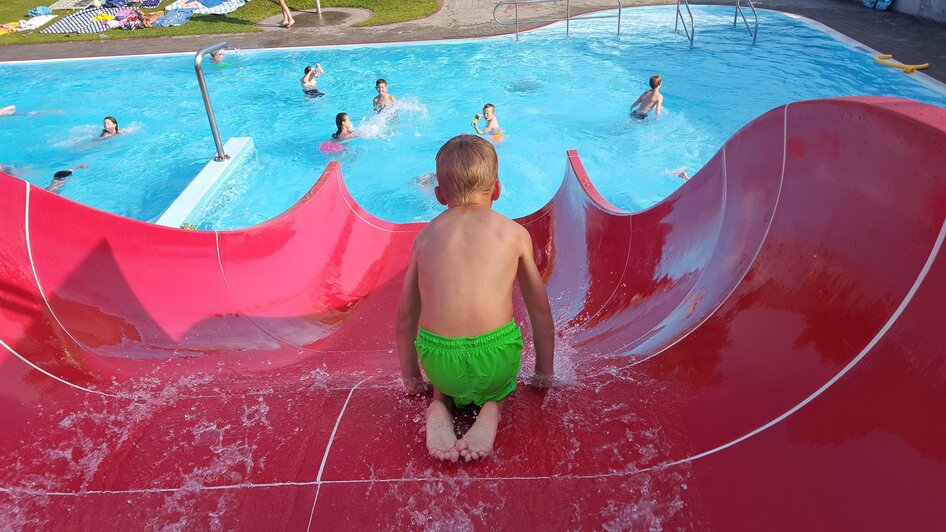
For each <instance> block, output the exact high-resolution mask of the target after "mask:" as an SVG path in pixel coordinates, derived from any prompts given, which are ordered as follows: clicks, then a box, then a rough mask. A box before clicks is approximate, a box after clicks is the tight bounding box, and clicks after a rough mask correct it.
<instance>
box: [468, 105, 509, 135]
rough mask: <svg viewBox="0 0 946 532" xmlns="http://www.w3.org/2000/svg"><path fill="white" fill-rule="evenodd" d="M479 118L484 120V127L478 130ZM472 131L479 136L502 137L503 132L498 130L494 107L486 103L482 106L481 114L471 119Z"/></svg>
mask: <svg viewBox="0 0 946 532" xmlns="http://www.w3.org/2000/svg"><path fill="white" fill-rule="evenodd" d="M480 118H485V119H486V127H484V128H483V129H480V126H479V121H480ZM473 129H475V130H476V132H477V133H479V134H480V135H502V134H503V130H502V129H499V119H498V118H496V106H495V105H493V104H491V103H488V104H486V105H484V106H483V114H482V115H476V116H475V117H474V118H473Z"/></svg>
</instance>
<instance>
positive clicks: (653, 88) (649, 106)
mask: <svg viewBox="0 0 946 532" xmlns="http://www.w3.org/2000/svg"><path fill="white" fill-rule="evenodd" d="M662 84H663V80H662V79H660V76H659V75H658V76H651V77H650V90H649V91H645V92H644V94H641V95H640V97H639V98H637V99H636V100H634V103H632V104H631V118H636V119H638V120H643V119H645V118H647V114H648V113H650V111H651V110H653V111H654V115H656V116H660V113H661V111H663V103H664V97H663V94H660V86H661V85H662ZM638 104H640V107H637V106H638ZM635 107H637V109H634V108H635Z"/></svg>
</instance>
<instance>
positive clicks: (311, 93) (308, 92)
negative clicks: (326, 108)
mask: <svg viewBox="0 0 946 532" xmlns="http://www.w3.org/2000/svg"><path fill="white" fill-rule="evenodd" d="M302 92H304V93H305V95H306V96H309V97H310V98H318V97H319V96H325V93H324V92H320V91H319V90H318V89H302Z"/></svg>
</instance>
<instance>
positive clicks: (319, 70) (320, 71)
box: [314, 63, 325, 78]
mask: <svg viewBox="0 0 946 532" xmlns="http://www.w3.org/2000/svg"><path fill="white" fill-rule="evenodd" d="M322 74H325V70H323V69H322V65H320V64H318V63H316V64H315V76H314V77H316V78H317V77H319V76H321V75H322Z"/></svg>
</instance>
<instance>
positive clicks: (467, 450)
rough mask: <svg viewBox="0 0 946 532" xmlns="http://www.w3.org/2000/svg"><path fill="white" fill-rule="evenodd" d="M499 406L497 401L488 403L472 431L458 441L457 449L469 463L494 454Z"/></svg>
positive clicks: (478, 416)
mask: <svg viewBox="0 0 946 532" xmlns="http://www.w3.org/2000/svg"><path fill="white" fill-rule="evenodd" d="M499 417H500V412H499V405H498V404H497V403H496V401H486V403H485V404H484V405H483V407H482V408H480V413H479V414H478V415H477V416H476V422H475V423H473V426H472V427H470V430H468V431H467V432H466V434H464V435H463V438H462V439H460V440H458V441H457V444H456V448H457V451H459V452H460V456H462V457H463V459H464V460H466V461H467V462H469V461H470V460H479V459H481V458H486V457H487V456H489V455H490V453H492V452H493V442H494V441H496V430H497V429H498V428H499Z"/></svg>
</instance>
